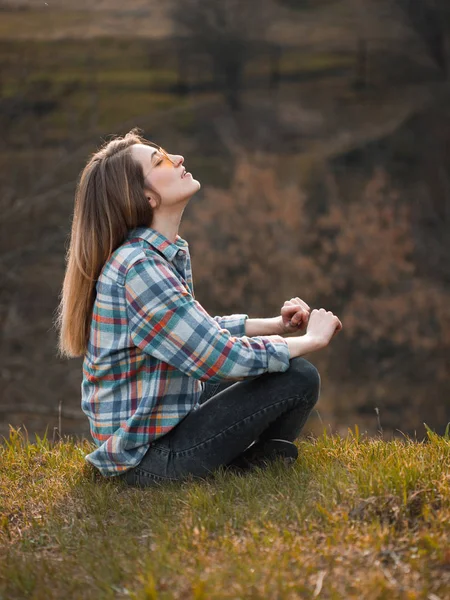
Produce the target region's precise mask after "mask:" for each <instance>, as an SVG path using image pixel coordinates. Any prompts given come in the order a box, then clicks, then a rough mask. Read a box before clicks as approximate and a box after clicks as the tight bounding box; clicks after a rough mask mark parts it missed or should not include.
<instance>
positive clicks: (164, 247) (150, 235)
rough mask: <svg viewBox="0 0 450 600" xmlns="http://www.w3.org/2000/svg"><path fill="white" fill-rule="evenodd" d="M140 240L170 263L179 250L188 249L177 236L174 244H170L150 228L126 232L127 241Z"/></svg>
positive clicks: (160, 234)
mask: <svg viewBox="0 0 450 600" xmlns="http://www.w3.org/2000/svg"><path fill="white" fill-rule="evenodd" d="M132 238H140V239H142V240H145V241H146V242H148V243H149V244H150V245H151V246H153V247H154V248H155V249H156V250H159V252H162V253H163V254H164V256H165V257H166V258H167V260H170V261H172V259H173V258H174V256H175V255H176V254H177V252H178V251H179V250H180V248H184V249H186V250H187V249H188V243H187V241H186V240H184V239H183V238H182V237H180V236H179V235H178V234H177V237H176V239H175V242H171V241H170V240H169V239H167V238H166V236H165V235H163V234H162V233H160V232H159V231H156V229H153V228H152V227H136V228H135V229H132V230H131V231H129V232H128V235H127V239H128V240H129V239H132Z"/></svg>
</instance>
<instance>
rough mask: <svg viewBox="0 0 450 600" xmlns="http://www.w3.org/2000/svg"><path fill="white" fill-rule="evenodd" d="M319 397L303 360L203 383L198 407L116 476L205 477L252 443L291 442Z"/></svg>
mask: <svg viewBox="0 0 450 600" xmlns="http://www.w3.org/2000/svg"><path fill="white" fill-rule="evenodd" d="M319 395H320V375H319V372H318V370H317V369H316V367H315V366H314V365H313V364H311V363H310V362H309V361H307V360H306V359H305V358H303V357H297V358H292V359H290V365H289V369H288V370H287V371H285V372H284V373H281V372H277V373H263V374H262V375H258V376H257V377H251V378H247V379H244V380H242V381H237V382H236V381H226V382H222V383H215V384H207V385H206V388H205V390H204V391H203V394H202V396H201V398H200V403H201V404H200V405H199V406H197V407H196V408H194V409H193V410H192V411H191V412H190V413H189V414H188V415H187V416H186V417H185V418H184V419H183V420H182V421H181V422H180V423H178V425H176V427H174V428H173V429H172V430H171V431H169V433H166V434H165V435H163V436H162V437H160V438H158V439H157V440H156V441H155V442H153V443H152V444H151V445H150V447H149V449H148V450H147V452H146V454H145V455H144V457H143V459H142V460H141V462H140V463H139V465H137V466H136V467H133V468H132V469H129V470H128V471H126V472H125V473H124V474H123V475H121V476H119V477H120V478H121V479H123V480H124V481H126V483H128V484H129V485H136V486H149V485H154V484H155V483H163V482H165V481H173V480H182V479H184V478H186V477H187V476H189V475H193V476H194V477H202V478H203V477H206V476H207V475H209V474H211V473H212V472H213V471H214V470H215V469H217V468H218V467H219V466H221V465H228V464H230V463H231V462H232V461H233V459H235V458H236V457H238V456H239V455H240V454H242V453H243V452H244V450H246V448H248V446H250V445H251V444H252V443H253V442H254V441H255V440H265V439H271V438H277V439H284V440H289V441H294V440H295V439H296V438H297V437H298V436H299V434H300V431H301V430H302V428H303V426H304V424H305V422H306V420H307V418H308V416H309V413H310V412H311V410H312V409H313V407H314V405H315V404H316V402H317V400H318V399H319Z"/></svg>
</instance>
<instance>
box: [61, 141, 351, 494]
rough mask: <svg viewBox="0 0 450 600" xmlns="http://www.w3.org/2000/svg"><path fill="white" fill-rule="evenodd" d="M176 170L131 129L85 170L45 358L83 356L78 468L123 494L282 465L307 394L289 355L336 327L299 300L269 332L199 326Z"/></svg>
mask: <svg viewBox="0 0 450 600" xmlns="http://www.w3.org/2000/svg"><path fill="white" fill-rule="evenodd" d="M183 163H184V158H183V157H182V156H180V155H178V154H168V153H166V152H165V151H164V150H163V149H162V148H160V147H159V146H157V145H155V144H153V143H151V142H148V141H147V140H145V139H144V138H142V137H141V136H140V135H139V131H138V130H132V131H130V132H129V133H128V134H127V135H125V136H124V137H116V138H115V139H112V140H110V141H108V142H107V143H105V144H104V146H103V147H102V148H101V149H100V150H99V151H98V152H96V153H95V154H94V155H93V156H92V157H91V158H90V160H89V161H88V163H87V165H86V167H85V168H84V170H83V172H82V173H81V176H80V179H79V182H78V186H77V191H76V198H75V209H74V215H73V222H72V230H71V239H70V246H69V249H68V252H67V265H66V273H65V278H64V284H63V289H62V294H61V302H60V305H59V308H58V316H57V326H58V328H59V353H60V355H61V356H62V357H76V356H84V361H83V380H82V384H81V394H82V398H81V406H82V409H83V411H84V412H85V413H86V415H87V417H88V419H89V422H90V430H91V434H92V438H93V440H94V442H95V444H96V446H97V447H96V449H95V450H94V451H93V452H91V453H90V454H88V455H87V456H86V460H87V461H88V462H90V463H91V464H92V465H94V466H95V467H96V468H97V469H98V470H99V471H100V473H101V474H102V475H104V476H105V477H112V476H120V477H121V478H123V480H124V481H125V482H126V483H128V484H130V485H138V486H148V485H152V484H155V483H157V482H164V481H168V480H180V479H184V478H185V477H187V476H189V475H193V476H195V477H205V476H207V475H208V474H211V473H213V472H214V470H215V469H217V468H218V467H220V466H221V465H223V466H225V465H228V466H231V467H233V468H235V469H248V468H252V467H254V466H255V465H256V466H264V465H265V464H268V462H270V461H271V460H272V459H275V458H278V457H281V458H284V459H285V461H286V462H288V461H294V460H295V459H296V457H297V455H298V451H297V447H296V445H295V444H294V443H293V442H294V440H295V439H296V438H297V437H298V436H299V434H300V431H301V430H302V428H303V426H304V424H305V421H306V419H307V418H308V416H309V414H310V412H311V410H312V408H313V407H314V405H315V404H316V402H317V400H318V398H319V393H320V376H319V373H318V371H317V369H316V367H315V366H314V365H312V364H311V363H310V362H308V361H307V360H306V359H305V358H302V355H304V354H305V353H308V352H313V351H316V350H318V349H320V348H323V347H325V346H327V344H328V343H329V341H330V339H331V338H332V337H333V335H334V334H335V333H336V332H337V331H339V330H340V329H341V328H342V324H341V322H340V321H339V319H338V318H337V317H336V316H335V315H333V313H331V312H330V311H326V310H325V309H323V308H321V309H320V310H317V309H315V310H313V311H312V312H311V314H310V312H309V310H310V309H309V306H308V305H307V304H306V303H305V302H303V301H302V300H300V298H291V299H290V300H289V301H286V302H285V303H284V305H283V307H282V309H281V314H280V315H279V316H278V317H274V318H270V319H249V318H248V315H247V314H233V315H230V316H223V317H220V316H216V317H211V316H210V315H209V314H208V312H207V311H206V310H205V309H204V308H203V307H202V305H201V304H200V303H199V302H198V301H197V300H196V299H195V296H194V287H193V279H192V271H191V261H190V255H189V246H188V242H187V241H186V240H184V239H183V238H182V237H180V236H179V235H178V228H179V226H180V222H181V217H182V215H183V211H184V209H185V207H186V205H187V203H188V202H189V200H190V199H191V197H192V196H193V195H194V194H195V193H196V192H198V190H199V189H200V183H199V182H198V181H197V180H196V179H194V178H193V176H192V175H191V174H190V173H188V172H186V169H185V167H184V166H183ZM306 326H307V330H306ZM305 330H306V333H305V334H304V335H296V336H292V337H290V338H284V337H282V334H286V333H293V332H297V333H300V332H302V333H304V332H305Z"/></svg>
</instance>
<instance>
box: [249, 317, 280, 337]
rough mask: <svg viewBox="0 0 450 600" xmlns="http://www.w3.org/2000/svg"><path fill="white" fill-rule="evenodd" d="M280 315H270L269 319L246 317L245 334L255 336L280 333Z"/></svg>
mask: <svg viewBox="0 0 450 600" xmlns="http://www.w3.org/2000/svg"><path fill="white" fill-rule="evenodd" d="M280 334H281V331H280V319H279V317H270V318H267V319H246V320H245V335H246V336H248V337H253V336H255V335H280Z"/></svg>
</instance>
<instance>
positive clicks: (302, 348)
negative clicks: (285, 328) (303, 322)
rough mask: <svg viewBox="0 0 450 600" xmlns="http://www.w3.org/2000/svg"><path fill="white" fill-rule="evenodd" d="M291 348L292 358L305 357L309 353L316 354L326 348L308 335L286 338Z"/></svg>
mask: <svg viewBox="0 0 450 600" xmlns="http://www.w3.org/2000/svg"><path fill="white" fill-rule="evenodd" d="M285 341H286V342H287V345H288V348H289V354H290V355H291V356H290V358H296V357H297V356H303V355H304V354H308V353H309V352H316V351H317V350H320V349H321V348H323V347H324V345H323V344H321V343H320V342H319V341H318V340H316V339H314V338H312V337H311V336H310V335H308V334H307V333H306V334H305V335H299V336H296V337H290V338H285Z"/></svg>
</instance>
